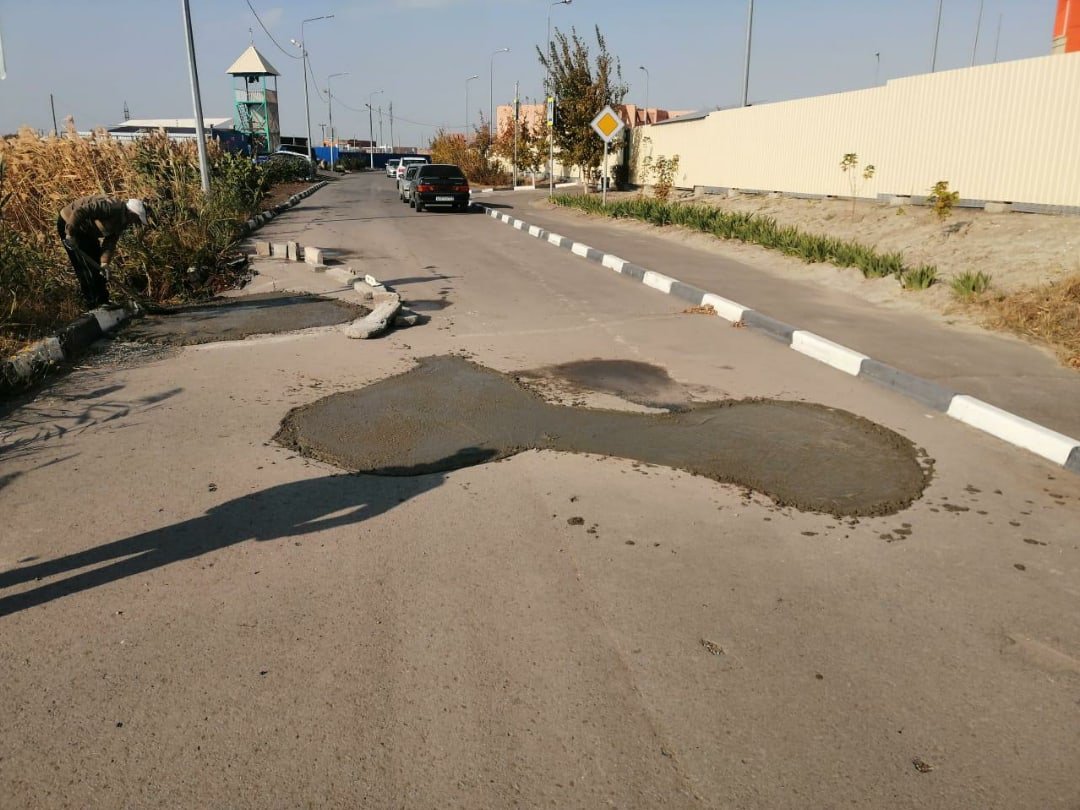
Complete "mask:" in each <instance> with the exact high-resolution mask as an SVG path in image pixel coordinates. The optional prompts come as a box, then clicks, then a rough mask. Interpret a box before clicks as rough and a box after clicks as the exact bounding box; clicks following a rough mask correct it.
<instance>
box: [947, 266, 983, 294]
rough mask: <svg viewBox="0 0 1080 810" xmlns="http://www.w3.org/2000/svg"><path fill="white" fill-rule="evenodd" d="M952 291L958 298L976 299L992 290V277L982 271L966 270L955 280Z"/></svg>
mask: <svg viewBox="0 0 1080 810" xmlns="http://www.w3.org/2000/svg"><path fill="white" fill-rule="evenodd" d="M952 289H953V295H955V296H956V297H957V298H965V299H966V298H974V297H975V296H976V295H980V294H982V293H984V292H986V291H987V290H988V289H990V275H989V274H988V273H984V272H983V271H982V270H980V271H978V272H975V271H973V270H965V271H964V272H963V273H960V274H959V275H958V276H956V277H954V278H953V280H952Z"/></svg>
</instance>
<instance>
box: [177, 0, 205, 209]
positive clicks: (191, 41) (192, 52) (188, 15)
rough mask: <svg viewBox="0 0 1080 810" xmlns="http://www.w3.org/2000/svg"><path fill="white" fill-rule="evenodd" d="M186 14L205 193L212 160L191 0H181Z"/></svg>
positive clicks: (200, 162)
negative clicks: (196, 63)
mask: <svg viewBox="0 0 1080 810" xmlns="http://www.w3.org/2000/svg"><path fill="white" fill-rule="evenodd" d="M180 10H181V11H182V12H183V15H184V31H185V32H186V33H187V52H188V73H189V74H190V76H191V100H192V101H193V102H194V105H195V140H196V143H197V144H198V148H199V174H200V175H201V176H202V190H203V194H209V193H210V161H209V159H208V158H207V156H206V133H205V132H204V131H203V115H202V97H201V96H200V95H199V69H198V67H196V65H195V35H194V34H193V33H192V31H191V3H190V0H180Z"/></svg>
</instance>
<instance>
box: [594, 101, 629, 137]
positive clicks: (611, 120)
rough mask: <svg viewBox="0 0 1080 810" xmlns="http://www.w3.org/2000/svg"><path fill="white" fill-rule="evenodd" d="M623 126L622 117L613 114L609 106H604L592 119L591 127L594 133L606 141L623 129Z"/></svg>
mask: <svg viewBox="0 0 1080 810" xmlns="http://www.w3.org/2000/svg"><path fill="white" fill-rule="evenodd" d="M624 126H625V125H624V124H623V122H622V119H621V118H619V116H618V115H616V114H615V111H614V110H613V109H611V107H604V109H602V110H601V111H600V114H599V115H597V116H596V118H594V119H593V120H592V128H593V129H594V130H596V134H597V135H599V136H600V137H601V138H603V139H604V140H605V141H606V142H608V143H610V142H611V141H612V139H614V138H615V136H617V135H618V134H619V133H620V132H622V131H623V127H624Z"/></svg>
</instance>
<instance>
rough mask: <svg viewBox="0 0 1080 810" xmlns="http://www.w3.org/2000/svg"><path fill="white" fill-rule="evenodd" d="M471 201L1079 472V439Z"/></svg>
mask: <svg viewBox="0 0 1080 810" xmlns="http://www.w3.org/2000/svg"><path fill="white" fill-rule="evenodd" d="M474 205H476V206H478V207H479V208H480V209H482V210H483V211H484V212H485V213H486V214H487V215H488V216H490V217H491V218H492V219H497V220H499V221H500V222H503V223H505V224H507V225H509V226H511V227H512V228H514V229H515V230H519V231H522V232H523V233H527V234H528V235H529V236H532V237H533V238H535V239H540V240H542V241H545V242H547V243H549V244H551V245H555V246H556V247H559V248H562V249H563V250H568V251H570V252H571V253H573V254H574V255H575V256H580V257H581V258H583V259H585V260H586V261H591V262H595V263H597V264H599V265H601V266H603V267H605V268H607V269H609V270H613V271H614V272H616V273H619V274H620V275H623V276H627V277H629V278H632V279H636V280H637V281H639V282H641V283H642V284H644V285H646V286H648V287H651V288H653V289H654V290H656V291H658V292H662V293H665V294H667V295H672V296H675V297H677V298H680V299H682V300H684V301H689V302H690V303H691V304H692V305H694V306H704V305H711V306H712V307H713V309H715V310H716V314H717V316H718V317H720V318H722V319H724V320H726V321H729V322H731V323H733V324H741V325H743V326H746V327H748V328H750V329H754V330H755V331H758V332H763V333H764V334H766V335H767V336H769V337H771V338H773V339H774V340H778V341H780V342H781V343H784V344H785V345H787V346H788V347H790V348H792V349H794V350H795V351H797V352H799V353H801V354H804V355H806V356H807V357H810V358H812V359H814V360H817V361H818V362H819V363H824V364H825V365H828V366H831V367H833V368H835V369H837V370H839V371H842V372H844V373H845V374H850V375H851V376H853V377H860V378H865V379H868V380H870V381H872V382H874V383H876V384H877V385H880V386H882V387H885V388H888V389H890V390H892V391H895V392H897V393H899V394H903V395H904V396H906V397H908V398H910V399H913V400H915V401H916V402H918V403H920V404H921V405H923V406H925V407H927V408H930V409H931V410H934V411H937V412H938V413H943V414H945V415H947V416H950V417H952V418H953V419H956V420H957V421H959V422H963V423H964V424H966V425H968V426H969V427H973V428H976V429H977V430H981V431H982V432H984V433H988V434H990V435H991V436H994V437H995V438H998V439H1001V440H1002V441H1005V442H1008V443H1009V444H1012V445H1014V446H1016V447H1021V448H1023V449H1025V450H1028V451H1030V452H1032V453H1034V454H1036V455H1038V456H1041V457H1042V458H1044V459H1046V460H1047V461H1051V462H1053V463H1054V464H1056V465H1058V466H1061V467H1064V468H1065V469H1068V470H1072V471H1073V472H1075V473H1080V439H1074V438H1072V437H1071V436H1066V435H1065V434H1063V433H1058V432H1057V431H1055V430H1051V429H1050V428H1047V427H1044V426H1042V425H1040V424H1038V423H1036V422H1032V421H1030V420H1028V419H1025V418H1023V417H1022V416H1017V415H1016V414H1013V413H1010V412H1008V411H1005V410H1002V409H1001V408H998V407H996V406H994V405H991V404H990V403H988V402H983V401H982V400H979V399H976V398H975V397H971V396H967V395H966V394H961V393H958V392H955V391H950V390H949V389H947V388H944V387H942V386H940V385H938V384H937V383H935V382H933V381H931V380H926V379H923V378H922V377H918V376H916V375H914V374H910V373H908V372H906V371H903V370H902V369H898V368H893V367H892V366H889V365H886V364H885V363H882V362H880V361H878V360H874V359H873V358H872V357H868V356H867V355H865V354H862V353H861V352H858V351H855V350H854V349H850V348H848V347H847V346H842V345H840V344H839V343H834V342H833V341H831V340H829V339H828V338H825V337H822V336H820V335H816V334H814V333H813V332H808V331H806V330H804V329H799V328H798V327H796V326H792V325H790V324H786V323H784V322H783V321H778V320H776V319H775V318H770V317H769V316H768V315H765V314H763V313H761V312H758V311H757V310H754V309H751V308H750V307H747V306H744V305H742V304H738V303H736V302H734V301H731V300H729V299H727V298H723V297H722V296H719V295H715V294H713V293H709V292H705V291H704V290H701V289H698V288H697V287H694V286H692V285H689V284H685V283H683V282H681V281H679V280H678V279H676V278H673V277H671V276H668V275H665V274H663V273H659V272H656V271H654V270H649V269H648V268H645V267H640V266H638V265H635V264H632V263H631V262H628V261H627V260H626V259H623V258H620V257H619V256H616V255H614V254H612V253H604V252H602V251H599V250H596V249H595V248H592V247H589V246H588V245H585V244H583V243H581V242H575V241H574V240H572V239H567V238H566V237H565V236H560V235H559V234H557V233H551V232H549V231H546V230H544V229H543V228H538V227H537V226H535V225H529V224H528V223H527V222H524V221H522V220H520V219H516V218H515V217H511V216H509V215H507V214H503V213H501V212H499V211H498V210H497V209H494V208H491V207H489V206H487V205H484V204H483V203H479V202H477V203H474Z"/></svg>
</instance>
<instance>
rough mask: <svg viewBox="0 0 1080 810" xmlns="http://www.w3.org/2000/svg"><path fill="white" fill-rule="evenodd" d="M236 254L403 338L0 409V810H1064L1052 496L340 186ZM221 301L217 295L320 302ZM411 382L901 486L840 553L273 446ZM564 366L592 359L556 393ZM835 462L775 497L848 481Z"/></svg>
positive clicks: (813, 387) (703, 502)
mask: <svg viewBox="0 0 1080 810" xmlns="http://www.w3.org/2000/svg"><path fill="white" fill-rule="evenodd" d="M260 236H261V237H262V238H268V239H270V238H272V239H274V240H275V241H280V240H284V239H286V238H296V239H298V240H299V241H300V242H301V243H305V244H316V245H321V246H323V247H328V248H334V249H336V250H339V251H340V254H339V258H340V261H342V262H344V263H346V264H349V265H350V266H352V267H353V268H354V269H355V270H357V271H358V272H359V273H361V274H363V273H371V274H373V275H375V276H377V277H378V278H380V279H381V280H384V281H386V282H388V283H390V284H392V285H393V286H394V287H396V288H397V289H399V290H400V291H401V292H402V293H403V294H404V295H405V297H406V298H407V299H408V300H409V301H411V303H412V304H413V306H415V308H417V309H418V310H420V311H422V312H424V313H425V314H426V315H428V316H429V317H430V321H429V322H428V323H426V324H423V325H421V326H417V327H414V328H412V329H409V330H404V331H398V332H394V333H392V334H391V335H389V336H387V337H385V338H383V339H380V340H374V341H351V340H348V339H347V338H345V337H344V336H343V335H342V333H341V331H340V327H338V326H335V325H330V326H320V327H315V328H312V329H307V330H304V331H300V332H287V333H283V334H275V335H270V336H265V337H257V336H256V337H249V338H247V339H245V340H230V341H218V342H207V343H201V344H199V345H179V344H180V343H182V342H183V341H177V342H176V345H172V344H170V343H169V342H168V341H166V342H164V343H160V342H159V343H153V344H148V343H138V342H128V341H127V340H126V339H125V337H124V335H121V336H120V338H119V339H118V340H116V341H113V342H112V343H110V344H108V345H107V346H106V347H105V348H104V349H103V350H102V351H101V352H100V353H99V354H98V355H97V356H95V357H93V358H91V359H89V360H88V361H87V362H86V363H85V364H84V365H83V366H82V367H81V368H79V369H77V370H75V371H74V372H73V373H71V374H69V375H67V376H65V377H63V378H60V379H57V380H56V381H55V382H53V383H52V384H50V385H49V386H48V387H47V388H46V389H44V390H43V391H41V392H40V393H39V394H38V395H37V396H36V397H35V398H33V399H32V400H30V401H28V402H25V403H22V404H21V405H19V406H18V407H16V408H14V409H11V410H9V412H7V413H5V415H4V416H3V418H2V422H0V510H2V514H3V515H4V519H3V532H2V537H0V684H3V688H0V718H3V721H2V722H0V797H2V801H0V805H2V806H3V807H4V808H7V807H9V806H10V807H27V808H31V807H35V808H36V807H42V808H46V807H48V808H54V807H147V806H154V807H210V806H214V807H238V808H239V807H253V808H254V807H259V808H266V807H274V808H276V807H283V808H284V807H330V806H336V807H371V808H386V807H401V808H421V807H462V808H505V807H517V806H519V807H540V806H555V807H580V808H595V807H609V806H610V807H624V808H652V807H672V808H674V807H694V808H696V807H702V808H706V807H707V808H806V807H834V806H835V807H839V806H859V807H910V808H969V807H970V808H992V807H1001V808H1016V807H1039V808H1052V807H1061V808H1076V807H1077V806H1078V805H1080V779H1078V778H1077V772H1078V765H1080V700H1078V698H1080V614H1078V612H1077V610H1076V605H1077V599H1078V597H1080V530H1078V527H1080V480H1078V478H1077V477H1076V476H1072V475H1070V474H1069V473H1067V472H1064V471H1061V470H1060V469H1058V468H1055V467H1053V466H1051V465H1049V464H1046V463H1043V462H1042V461H1041V460H1039V459H1038V458H1036V457H1034V456H1031V455H1029V454H1025V453H1024V452H1022V451H1019V450H1017V449H1015V448H1013V447H1011V446H1008V445H1005V444H1003V443H1001V442H998V441H996V440H994V439H993V438H991V437H989V436H986V435H983V434H980V433H977V432H975V431H973V430H971V429H968V428H966V427H965V426H963V425H962V424H959V423H957V422H955V421H952V420H949V419H947V418H946V417H944V416H941V415H937V414H932V413H929V412H927V411H925V410H923V409H921V408H919V407H918V406H917V405H916V404H914V403H912V402H910V401H908V400H906V399H902V398H900V397H897V396H894V395H892V394H890V393H888V392H887V391H884V390H882V389H879V388H876V387H874V386H872V385H870V384H868V383H866V382H863V381H859V380H857V379H854V378H851V377H848V376H847V375H844V374H842V373H841V372H837V371H833V370H831V369H828V368H826V367H823V366H822V365H820V364H818V363H815V362H813V361H811V360H809V359H807V358H805V357H802V356H800V355H798V354H797V353H795V352H791V351H789V350H787V349H785V348H783V347H782V346H780V345H779V344H776V343H773V342H771V341H770V340H769V339H768V338H766V337H763V336H761V335H759V334H755V333H752V332H749V331H748V330H745V329H733V328H731V327H728V326H725V325H723V324H722V323H721V322H719V320H718V319H716V318H709V317H705V316H701V315H694V314H684V313H683V312H682V311H681V310H682V306H681V305H680V303H679V302H678V301H675V300H673V299H671V298H669V297H667V296H661V295H657V294H655V293H653V292H652V291H650V290H649V289H647V288H645V287H643V286H642V285H640V284H636V283H633V282H630V281H628V280H625V279H621V278H619V277H616V276H615V274H612V273H610V272H605V271H603V270H602V269H600V268H598V267H597V266H596V265H593V264H591V263H587V262H584V261H582V260H580V259H578V258H576V257H574V256H572V255H570V254H569V253H567V252H566V251H560V250H556V249H555V248H552V247H550V246H548V245H545V244H543V243H540V242H539V241H538V240H535V239H530V238H528V237H526V236H523V235H522V234H520V233H518V232H515V231H514V230H513V229H510V228H507V227H505V226H502V225H499V224H497V223H495V222H493V221H492V220H491V219H490V218H488V217H485V216H482V215H464V214H450V213H440V212H424V213H422V214H416V213H413V212H412V210H411V209H409V208H408V207H406V206H404V205H402V204H401V203H400V202H398V201H397V198H396V196H395V195H394V191H393V188H392V186H391V185H390V181H389V180H388V179H386V178H385V177H383V176H381V175H378V174H376V175H362V176H350V177H346V178H344V179H342V180H340V181H339V182H336V183H333V184H331V185H330V186H328V187H327V188H325V189H323V190H322V191H320V192H319V193H318V194H316V195H314V196H312V197H310V198H308V199H307V200H306V201H305V202H304V203H303V204H302V205H301V206H299V207H298V208H296V209H294V211H292V212H291V213H289V214H287V215H285V216H283V217H281V218H279V219H278V220H275V222H274V223H273V224H272V225H271V226H270V227H268V228H267V229H264V230H263V231H262V232H261V234H260ZM259 268H260V275H258V276H257V277H256V278H255V280H254V281H253V283H252V285H251V288H250V290H249V292H255V293H271V292H282V291H311V292H318V293H323V294H326V295H328V296H331V297H342V298H343V299H346V300H348V299H349V292H348V291H347V290H343V289H341V288H340V286H339V285H337V283H336V282H335V281H333V279H331V278H329V277H327V276H325V275H317V274H313V273H310V272H308V271H307V270H305V269H303V268H301V267H297V266H296V265H288V264H284V263H275V262H269V261H268V262H264V263H262V264H260V265H259ZM763 308H764V307H763ZM445 354H459V355H464V356H466V357H468V358H470V359H471V360H472V361H474V362H475V363H477V364H479V365H482V366H485V367H487V368H490V369H494V370H496V371H499V372H504V373H507V374H510V375H513V376H518V377H521V378H522V379H523V380H527V381H529V384H530V385H531V386H533V387H534V388H535V390H538V391H541V392H542V393H543V394H544V395H545V397H546V398H548V399H549V401H551V402H555V403H560V404H563V405H570V406H576V407H593V408H609V409H616V410H628V411H637V412H642V411H653V410H655V409H651V408H649V407H648V406H647V404H641V402H649V401H652V402H654V403H655V401H657V400H656V397H653V396H649V397H645V398H644V399H642V398H637V397H634V396H632V395H631V394H629V393H628V390H632V389H634V387H635V385H634V376H633V375H634V373H640V372H641V370H642V369H646V370H648V369H652V370H653V372H652V373H653V374H654V377H653V378H651V379H654V381H655V380H660V383H657V385H658V389H657V390H660V389H662V393H663V397H665V400H664V401H665V402H666V401H669V399H670V397H673V396H677V397H680V398H682V400H684V401H685V402H686V403H695V402H706V401H711V400H719V399H724V398H745V397H754V398H777V399H782V400H789V401H794V402H808V403H817V404H820V405H824V406H827V407H832V408H837V409H843V410H845V411H848V412H851V413H852V414H854V415H855V416H857V417H861V418H863V419H865V420H869V421H870V422H872V423H874V424H875V425H877V426H880V428H881V429H883V430H888V431H892V432H895V434H898V436H899V437H904V439H905V440H907V441H909V442H910V443H911V444H912V445H914V446H915V447H917V448H922V450H923V451H924V457H923V463H924V465H925V466H926V468H928V469H930V468H932V473H931V476H930V480H929V483H928V485H927V487H926V489H925V491H924V492H923V493H922V495H921V497H919V498H918V499H917V500H916V501H915V502H914V503H913V504H912V505H911V506H909V507H907V508H905V509H903V510H902V511H900V512H898V513H896V514H890V515H884V516H879V517H858V518H849V517H845V518H839V517H834V516H833V515H830V514H827V513H818V512H804V511H799V510H798V509H797V508H794V507H784V506H779V505H777V504H776V503H774V502H773V501H772V500H770V499H769V498H767V497H765V496H763V495H761V494H760V493H757V492H755V491H754V490H753V489H752V488H747V487H745V486H735V485H730V484H722V483H717V482H716V481H713V480H711V479H709V478H707V477H702V476H694V475H691V474H690V473H688V472H682V471H676V470H673V469H671V468H669V467H666V466H659V465H649V464H646V463H643V462H640V461H633V460H628V459H621V458H615V457H608V456H602V455H587V454H579V453H570V452H557V451H552V450H535V449H534V450H526V451H524V452H519V453H516V454H514V455H510V456H508V457H506V458H504V459H503V460H500V461H498V462H497V463H480V464H476V465H475V466H467V467H464V468H460V469H449V470H445V471H442V472H438V473H434V474H429V475H419V476H416V475H405V476H371V475H345V474H343V473H342V471H341V470H340V469H338V468H335V467H333V466H331V465H329V464H326V463H323V462H320V461H315V460H312V459H308V458H304V457H303V456H300V455H298V454H297V453H296V452H294V451H293V450H289V449H286V448H284V447H282V446H280V445H278V444H275V443H274V442H273V441H272V439H273V437H274V436H275V434H276V433H277V432H278V430H279V428H280V427H281V424H282V420H283V419H285V418H286V416H287V415H288V414H289V412H290V410H291V409H293V408H296V407H299V406H306V405H311V404H313V403H316V402H318V401H319V400H321V399H323V398H324V397H326V396H328V395H331V394H336V393H342V392H350V391H354V390H356V389H360V388H363V387H365V386H368V385H371V384H373V383H376V382H378V381H380V380H385V379H386V378H388V377H390V376H392V375H395V374H402V373H405V372H408V371H409V370H410V369H413V368H415V367H416V364H417V361H418V359H419V358H423V357H430V356H435V355H445ZM593 359H600V360H617V361H631V362H629V363H623V364H621V365H620V364H615V365H610V364H599V365H596V364H594V365H591V366H586V368H590V369H592V370H593V371H592V373H591V374H589V373H586V374H584V375H582V374H573V375H572V374H569V373H568V372H567V371H566V370H567V369H568V368H570V367H568V366H566V365H565V364H568V363H571V364H572V363H574V362H575V361H582V360H593ZM574 368H579V369H580V368H581V366H580V365H579V366H574ZM620 368H621V369H624V370H626V369H629V370H630V371H627V372H626V373H627V374H630V378H631V379H630V380H629V382H627V381H626V380H624V381H623V382H622V383H620V382H619V379H618V376H619V374H618V370H619V369H620ZM596 369H601V371H603V373H601V372H597V371H596ZM610 369H615V370H616V371H615V372H614V377H615V379H614V381H613V379H612V374H608V373H607V371H606V370H610ZM631 372H633V373H631ZM591 383H592V384H591ZM635 399H641V401H639V402H635V401H633V400H635ZM371 418H372V419H379V418H380V416H379V415H378V414H375V415H372V417H371ZM758 427H759V426H755V430H754V431H747V432H746V434H745V439H744V444H745V451H744V452H748V453H754V452H762V453H764V452H768V453H770V454H771V460H772V462H773V463H779V462H780V461H782V459H783V458H784V457H785V455H784V454H785V453H786V452H787V451H786V449H785V446H784V445H783V443H780V444H779V446H778V443H777V442H775V441H771V440H770V439H769V438H768V437H762V436H761V431H760V430H759V429H758ZM732 429H734V430H738V428H737V427H735V428H732ZM341 441H342V442H343V443H347V442H348V441H350V437H349V435H348V433H347V432H346V433H344V434H343V435H342V438H341ZM789 441H791V442H794V441H796V440H795V439H791V440H789ZM846 449H847V448H846V447H845V443H844V442H843V441H836V442H832V443H831V446H828V447H822V448H821V449H820V450H819V451H817V454H816V457H815V458H812V459H811V460H809V461H808V460H805V458H804V457H803V456H800V458H804V460H803V461H802V462H800V463H801V464H803V465H809V466H811V468H812V470H813V473H814V474H815V475H816V476H820V477H822V478H829V477H830V476H841V475H850V473H851V468H850V465H851V464H854V463H856V460H853V459H852V457H851V456H850V454H848V453H846V452H845V451H846ZM931 459H932V461H931ZM471 460H481V459H478V458H473V459H471ZM808 477H809V476H808Z"/></svg>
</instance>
